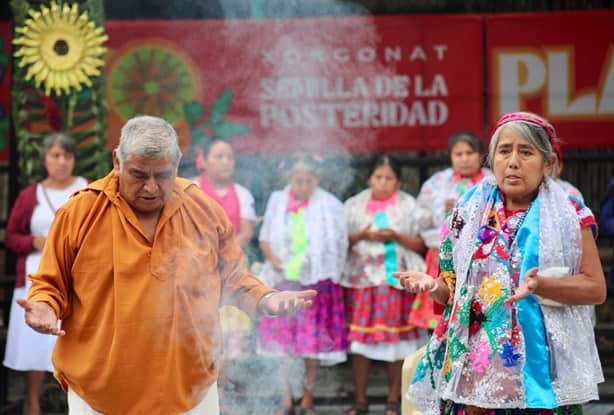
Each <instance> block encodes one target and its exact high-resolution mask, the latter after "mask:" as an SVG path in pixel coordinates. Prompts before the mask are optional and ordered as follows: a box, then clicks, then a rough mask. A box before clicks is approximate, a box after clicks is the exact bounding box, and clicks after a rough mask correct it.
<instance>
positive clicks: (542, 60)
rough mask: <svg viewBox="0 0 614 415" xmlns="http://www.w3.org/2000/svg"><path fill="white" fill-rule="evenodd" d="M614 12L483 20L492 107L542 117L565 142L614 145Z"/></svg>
mask: <svg viewBox="0 0 614 415" xmlns="http://www.w3.org/2000/svg"><path fill="white" fill-rule="evenodd" d="M612 22H614V11H590V12H568V13H547V14H546V13H536V14H535V13H533V14H509V15H495V16H489V17H487V18H486V39H487V41H486V45H487V56H488V58H487V59H488V85H489V88H488V94H487V96H488V100H489V103H488V106H489V114H490V117H489V118H490V121H491V125H494V122H495V120H496V119H497V118H498V117H499V115H500V114H502V113H504V112H510V111H519V110H526V111H532V112H535V113H537V114H541V115H544V116H545V117H546V118H548V119H549V120H550V121H551V122H552V123H553V124H554V126H555V128H556V129H557V131H558V133H559V135H560V136H561V137H562V139H563V141H564V143H565V144H566V146H567V147H613V146H614V132H613V131H614V25H613V24H612Z"/></svg>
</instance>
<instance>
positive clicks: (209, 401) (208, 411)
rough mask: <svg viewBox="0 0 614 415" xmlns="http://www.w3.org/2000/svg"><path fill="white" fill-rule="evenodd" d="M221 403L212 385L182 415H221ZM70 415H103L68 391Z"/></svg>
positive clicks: (215, 386)
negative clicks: (196, 402) (198, 400)
mask: <svg viewBox="0 0 614 415" xmlns="http://www.w3.org/2000/svg"><path fill="white" fill-rule="evenodd" d="M219 413H220V403H219V398H218V396H217V382H216V383H214V384H213V385H211V387H210V388H209V390H208V391H207V394H206V395H205V397H204V398H203V400H202V401H200V403H199V404H198V405H196V406H195V407H194V408H192V409H190V410H189V411H188V412H184V413H183V414H182V415H219ZM68 415H103V414H101V413H100V412H96V411H95V410H93V409H92V408H91V407H90V406H89V405H88V404H87V402H85V401H84V400H83V399H81V397H80V396H79V395H77V394H76V393H75V392H73V391H72V389H68Z"/></svg>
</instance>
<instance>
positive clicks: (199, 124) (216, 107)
mask: <svg viewBox="0 0 614 415" xmlns="http://www.w3.org/2000/svg"><path fill="white" fill-rule="evenodd" d="M231 101H232V91H231V90H230V88H225V89H224V90H223V91H222V93H221V94H220V95H219V96H218V97H217V98H216V99H215V101H213V104H211V109H210V111H209V114H208V115H209V117H208V118H205V115H206V109H205V107H204V106H203V105H202V104H201V103H200V102H197V101H192V102H189V103H187V104H185V105H184V106H183V116H184V118H185V120H186V121H187V123H188V125H189V126H190V137H191V140H192V142H191V145H190V154H189V156H188V157H194V156H195V154H196V148H198V147H203V146H206V145H207V144H208V143H209V142H210V141H211V140H212V139H213V137H217V138H221V139H222V140H229V139H230V138H232V137H236V136H242V135H248V134H249V128H248V126H247V125H245V124H241V123H237V122H232V121H228V120H226V115H227V114H228V111H229V110H230V105H231Z"/></svg>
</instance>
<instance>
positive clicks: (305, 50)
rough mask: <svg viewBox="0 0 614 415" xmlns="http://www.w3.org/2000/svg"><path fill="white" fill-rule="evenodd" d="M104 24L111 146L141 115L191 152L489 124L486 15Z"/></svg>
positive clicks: (410, 144)
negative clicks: (212, 143) (210, 146)
mask: <svg viewBox="0 0 614 415" xmlns="http://www.w3.org/2000/svg"><path fill="white" fill-rule="evenodd" d="M105 26H106V30H107V32H108V35H109V41H108V43H107V46H108V47H109V48H110V50H111V54H110V57H109V60H108V64H107V66H106V69H105V71H106V75H107V93H108V97H109V110H110V112H109V127H110V128H109V146H110V147H113V146H114V145H115V144H116V143H117V138H118V136H119V129H120V127H121V125H122V124H123V123H124V122H125V120H126V119H127V118H130V117H132V116H134V115H138V114H143V113H148V114H154V115H160V116H162V117H165V118H166V119H168V120H170V121H171V122H172V123H173V124H174V125H175V126H176V128H178V130H179V131H180V135H181V141H182V146H183V147H184V148H185V147H186V146H187V145H189V142H190V141H191V140H202V139H206V138H207V137H210V136H213V135H216V136H224V137H233V138H232V140H233V144H234V145H235V146H236V148H237V149H238V150H239V151H243V152H263V151H273V152H285V151H294V150H297V149H304V150H313V149H318V150H319V151H322V150H331V151H334V150H341V149H347V150H349V151H353V152H368V151H391V150H394V151H403V150H441V149H446V147H447V141H448V137H449V136H450V135H451V134H452V133H454V132H455V131H457V130H460V129H462V130H473V131H475V132H478V133H479V132H481V131H482V128H483V119H484V118H483V97H482V91H483V86H482V79H483V75H482V59H483V48H482V36H483V33H482V18H480V17H478V16H470V15H462V16H441V15H437V16H385V17H347V18H320V19H285V20H265V21H249V20H240V21H239V20H226V21H214V20H202V21H121V22H120V21H107V22H106V25H105ZM190 137H191V138H190ZM323 146H324V147H323Z"/></svg>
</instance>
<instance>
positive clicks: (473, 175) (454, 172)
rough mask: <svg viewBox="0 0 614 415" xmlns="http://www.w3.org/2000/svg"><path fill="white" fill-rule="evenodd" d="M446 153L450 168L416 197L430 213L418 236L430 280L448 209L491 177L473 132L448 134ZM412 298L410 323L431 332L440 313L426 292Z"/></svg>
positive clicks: (434, 177) (434, 272)
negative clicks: (423, 248)
mask: <svg viewBox="0 0 614 415" xmlns="http://www.w3.org/2000/svg"><path fill="white" fill-rule="evenodd" d="M448 153H449V155H450V163H451V164H452V166H451V167H449V168H447V169H445V170H442V171H440V172H437V173H435V174H433V175H432V176H431V177H430V178H429V179H428V180H427V181H426V182H424V184H423V185H422V188H421V189H420V193H419V194H418V206H420V207H421V208H423V209H426V210H428V211H429V212H431V221H430V223H429V225H428V226H427V228H426V229H423V230H421V232H420V235H421V236H422V238H424V242H425V243H426V246H427V248H428V250H427V253H426V269H427V271H426V272H427V273H428V274H429V275H431V276H432V277H433V278H437V277H438V276H439V236H440V234H441V227H442V225H443V224H444V222H445V219H446V217H447V216H448V214H449V212H450V210H451V209H452V207H453V206H454V204H455V203H456V201H457V200H458V199H459V198H460V197H461V196H462V195H463V194H465V192H466V191H467V190H468V189H469V188H471V187H472V186H474V185H475V184H477V183H479V182H480V181H481V180H482V179H483V178H484V177H489V176H491V175H492V172H491V171H490V170H489V169H488V168H486V167H482V154H483V147H482V141H481V140H480V138H479V137H478V136H477V135H475V134H474V133H472V132H469V131H461V132H458V133H456V134H454V135H452V136H451V137H450V140H449V142H448ZM416 297H417V299H418V300H417V301H416V302H415V303H414V310H413V313H412V320H411V322H412V323H413V324H415V325H417V326H419V327H423V328H428V329H434V328H435V326H436V325H437V322H438V321H439V318H440V316H441V311H443V310H442V309H441V307H438V305H436V304H435V305H434V304H433V300H431V299H430V297H429V296H428V293H427V294H424V293H418V294H417V295H416ZM434 306H435V308H434Z"/></svg>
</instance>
